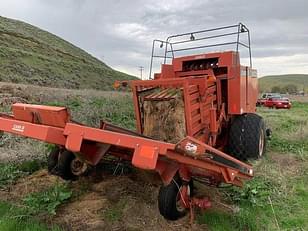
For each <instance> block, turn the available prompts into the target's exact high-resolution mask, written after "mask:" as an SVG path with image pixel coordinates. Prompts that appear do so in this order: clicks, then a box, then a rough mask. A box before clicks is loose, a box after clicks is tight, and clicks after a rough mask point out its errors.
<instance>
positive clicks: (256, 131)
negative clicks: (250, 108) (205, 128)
mask: <svg viewBox="0 0 308 231" xmlns="http://www.w3.org/2000/svg"><path fill="white" fill-rule="evenodd" d="M261 139H262V140H261ZM260 142H263V145H262V144H261V143H260ZM265 150H266V131H265V123H264V120H263V118H262V117H261V116H259V115H257V114H250V113H249V114H244V115H240V116H237V117H236V118H234V120H233V121H232V124H231V128H230V133H229V144H228V152H229V154H230V155H232V156H233V157H235V158H237V159H239V160H242V161H247V160H248V159H259V158H261V157H262V156H263V155H264V154H265Z"/></svg>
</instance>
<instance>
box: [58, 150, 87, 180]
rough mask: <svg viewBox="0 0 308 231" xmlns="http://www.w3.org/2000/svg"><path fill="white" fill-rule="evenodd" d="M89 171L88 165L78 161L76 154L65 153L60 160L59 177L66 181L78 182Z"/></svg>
mask: <svg viewBox="0 0 308 231" xmlns="http://www.w3.org/2000/svg"><path fill="white" fill-rule="evenodd" d="M86 170H87V164H86V163H84V162H82V161H81V160H79V159H77V158H76V156H75V155H74V153H72V152H70V151H67V150H65V151H63V152H62V153H61V154H60V157H59V160H58V175H59V176H60V177H62V178H63V179H64V180H76V178H77V177H78V176H80V175H82V174H84V173H85V172H86Z"/></svg>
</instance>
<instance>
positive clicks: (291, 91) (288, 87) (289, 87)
mask: <svg viewBox="0 0 308 231" xmlns="http://www.w3.org/2000/svg"><path fill="white" fill-rule="evenodd" d="M281 91H282V92H283V93H289V94H295V93H297V86H296V85H294V84H288V85H285V86H284V87H283V88H282V89H281Z"/></svg>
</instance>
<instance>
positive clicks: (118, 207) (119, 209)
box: [104, 200, 126, 222]
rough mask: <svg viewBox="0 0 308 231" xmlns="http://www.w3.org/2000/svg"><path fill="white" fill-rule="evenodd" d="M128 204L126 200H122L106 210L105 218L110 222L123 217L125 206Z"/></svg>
mask: <svg viewBox="0 0 308 231" xmlns="http://www.w3.org/2000/svg"><path fill="white" fill-rule="evenodd" d="M125 205H126V201H125V200H120V201H119V202H118V203H116V204H115V205H113V206H112V207H111V208H109V209H108V210H105V211H104V218H105V219H106V220H107V221H109V222H115V221H118V220H120V219H121V218H122V215H123V208H124V207H125Z"/></svg>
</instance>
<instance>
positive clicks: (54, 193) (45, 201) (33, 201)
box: [23, 184, 72, 215]
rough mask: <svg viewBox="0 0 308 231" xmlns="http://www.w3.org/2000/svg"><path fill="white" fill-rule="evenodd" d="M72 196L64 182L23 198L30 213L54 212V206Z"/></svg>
mask: <svg viewBox="0 0 308 231" xmlns="http://www.w3.org/2000/svg"><path fill="white" fill-rule="evenodd" d="M71 196H72V191H71V190H70V189H69V188H68V186H67V185H64V184H56V185H55V186H53V187H51V188H49V189H48V190H46V191H43V192H36V193H32V194H30V195H28V196H26V197H25V198H24V199H23V202H24V204H25V205H26V206H27V208H28V209H29V211H30V213H31V214H38V213H44V212H46V213H48V214H53V215H55V214H56V208H57V207H58V206H59V205H61V204H62V203H63V202H64V201H66V200H68V199H69V198H70V197H71Z"/></svg>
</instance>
